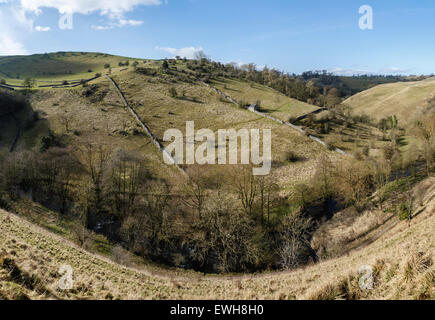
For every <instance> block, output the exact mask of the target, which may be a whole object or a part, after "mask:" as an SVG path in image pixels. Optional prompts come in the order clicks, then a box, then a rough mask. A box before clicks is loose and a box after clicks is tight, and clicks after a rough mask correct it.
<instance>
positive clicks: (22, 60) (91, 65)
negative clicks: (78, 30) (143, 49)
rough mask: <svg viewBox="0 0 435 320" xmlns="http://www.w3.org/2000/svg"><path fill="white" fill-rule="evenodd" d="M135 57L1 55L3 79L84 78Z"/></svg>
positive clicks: (67, 53)
mask: <svg viewBox="0 0 435 320" xmlns="http://www.w3.org/2000/svg"><path fill="white" fill-rule="evenodd" d="M127 61H129V62H130V61H134V59H132V58H125V57H119V56H113V55H109V54H104V53H88V52H57V53H46V54H34V55H30V56H7V57H0V79H2V78H3V79H5V80H10V79H21V80H23V79H25V78H27V77H29V78H37V79H39V80H43V79H47V80H52V79H54V80H57V79H59V78H62V79H70V78H75V79H80V78H86V77H89V75H93V73H95V72H99V71H102V70H104V66H105V65H107V64H109V65H110V67H118V66H119V63H120V62H121V63H125V62H127Z"/></svg>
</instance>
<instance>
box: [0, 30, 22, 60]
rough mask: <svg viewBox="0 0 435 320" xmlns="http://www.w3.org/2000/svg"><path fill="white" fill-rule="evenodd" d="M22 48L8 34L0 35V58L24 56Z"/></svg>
mask: <svg viewBox="0 0 435 320" xmlns="http://www.w3.org/2000/svg"><path fill="white" fill-rule="evenodd" d="M25 54H27V50H26V49H24V46H23V45H22V44H21V43H20V42H18V41H17V40H15V39H14V38H12V37H11V36H10V35H8V34H3V35H0V56H10V55H25Z"/></svg>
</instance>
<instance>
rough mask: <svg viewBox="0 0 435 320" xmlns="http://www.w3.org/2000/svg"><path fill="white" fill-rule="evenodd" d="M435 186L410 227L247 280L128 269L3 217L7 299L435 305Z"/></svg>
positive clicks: (1, 277)
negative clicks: (366, 280)
mask: <svg viewBox="0 0 435 320" xmlns="http://www.w3.org/2000/svg"><path fill="white" fill-rule="evenodd" d="M434 182H435V180H434V179H433V178H431V179H428V180H426V181H423V182H422V183H421V185H420V186H419V187H424V188H425V190H426V192H425V194H424V195H423V198H422V199H423V200H422V206H419V207H418V208H417V209H416V216H415V218H414V219H413V221H412V223H411V226H409V227H408V225H407V222H400V223H398V224H396V225H395V226H394V227H392V228H390V229H387V230H386V231H385V232H383V233H382V234H380V235H379V234H377V237H375V238H373V241H372V242H370V243H368V244H367V245H365V246H363V247H361V248H359V249H356V250H354V251H351V252H349V254H348V255H346V256H343V257H340V258H336V259H331V260H327V261H323V262H320V263H318V264H315V265H311V266H308V267H306V268H305V269H298V270H295V271H292V272H284V273H270V274H263V275H248V276H240V277H239V276H234V277H228V276H226V277H217V276H208V277H203V276H201V275H199V274H195V273H191V272H184V271H179V272H173V273H171V272H168V271H163V270H161V271H157V270H155V269H149V268H146V267H142V268H138V269H131V268H126V267H123V266H120V265H118V264H116V263H113V262H111V261H109V260H107V259H105V258H103V257H101V256H97V255H93V254H90V253H88V252H85V251H83V250H82V249H81V248H79V247H77V246H75V245H74V244H72V243H70V242H68V241H66V240H65V239H63V238H61V237H59V236H57V235H54V234H51V233H49V232H47V231H45V230H43V229H41V228H39V227H36V226H35V225H32V224H31V223H29V222H27V221H25V220H23V219H22V218H19V217H17V216H15V215H12V214H10V213H7V212H5V211H2V210H0V299H20V298H21V299H28V298H30V299H50V298H51V299H57V298H62V299H92V298H94V299H301V298H306V299H434V298H435V296H434V286H435V271H434V265H433V259H434V254H435V252H434V248H435V239H434V237H433V230H434V228H435V189H434V187H433V186H434ZM376 233H377V232H375V233H374V234H376ZM63 265H67V266H70V267H71V268H72V279H73V289H71V290H67V291H64V290H61V289H59V280H61V274H60V273H59V269H60V268H61V267H62V266H63ZM367 265H368V266H370V267H371V268H372V270H373V280H374V287H373V289H372V290H367V291H366V290H361V289H360V288H359V284H358V283H359V281H358V280H359V275H358V272H359V270H360V268H361V267H362V266H367Z"/></svg>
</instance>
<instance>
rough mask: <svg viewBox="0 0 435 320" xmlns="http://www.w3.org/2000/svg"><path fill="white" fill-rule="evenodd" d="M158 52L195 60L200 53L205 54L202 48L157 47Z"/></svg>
mask: <svg viewBox="0 0 435 320" xmlns="http://www.w3.org/2000/svg"><path fill="white" fill-rule="evenodd" d="M155 49H156V50H160V51H166V52H168V53H170V54H172V55H173V56H174V57H175V56H180V57H183V58H187V59H195V58H196V55H197V54H198V53H200V52H204V49H203V48H202V47H198V48H195V47H185V48H180V49H177V48H171V47H155Z"/></svg>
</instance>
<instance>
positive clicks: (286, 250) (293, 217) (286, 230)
mask: <svg viewBox="0 0 435 320" xmlns="http://www.w3.org/2000/svg"><path fill="white" fill-rule="evenodd" d="M311 225H312V223H311V220H310V219H306V218H305V217H303V216H302V213H301V212H300V211H294V212H291V213H289V214H288V215H287V216H286V217H285V218H284V221H283V225H282V229H283V230H282V244H281V248H280V250H279V257H280V266H281V268H282V269H287V270H289V269H292V268H295V267H297V266H298V265H300V264H301V263H302V259H303V251H304V249H306V248H307V247H308V246H309V242H308V240H307V239H308V237H307V235H308V232H309V230H310V228H311Z"/></svg>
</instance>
